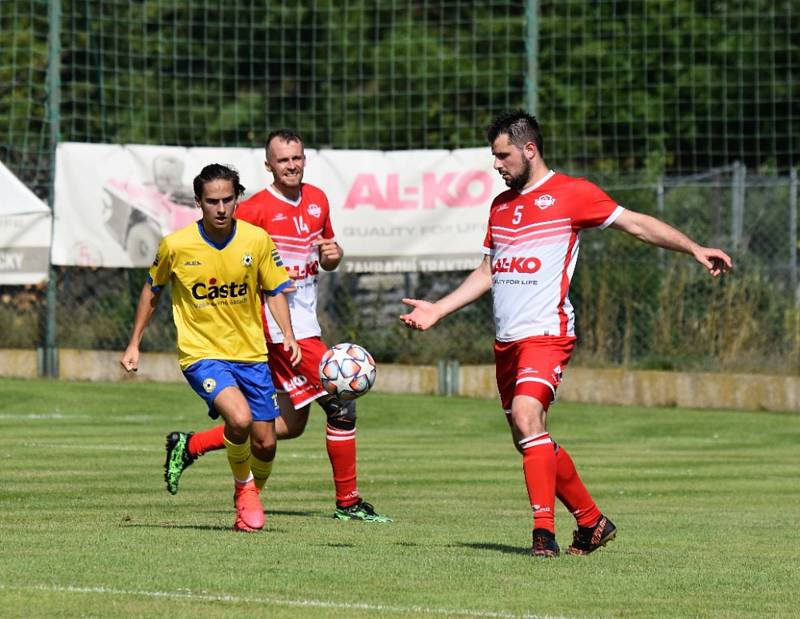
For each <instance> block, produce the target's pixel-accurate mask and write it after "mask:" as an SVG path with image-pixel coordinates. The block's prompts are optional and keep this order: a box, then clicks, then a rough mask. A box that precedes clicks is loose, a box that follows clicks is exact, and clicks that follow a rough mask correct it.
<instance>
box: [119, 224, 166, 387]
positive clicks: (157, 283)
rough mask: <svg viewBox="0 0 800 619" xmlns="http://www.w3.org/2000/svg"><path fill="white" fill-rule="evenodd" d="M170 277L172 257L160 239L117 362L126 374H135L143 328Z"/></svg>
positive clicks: (137, 367)
mask: <svg viewBox="0 0 800 619" xmlns="http://www.w3.org/2000/svg"><path fill="white" fill-rule="evenodd" d="M171 275H172V255H171V253H170V251H169V243H168V242H167V237H164V238H163V239H161V243H159V245H158V252H157V253H156V257H155V259H154V260H153V264H152V266H151V267H150V271H149V272H148V275H147V281H146V282H145V283H144V286H142V292H141V294H140V295H139V303H138V305H137V306H136V316H135V317H134V319H133V329H132V331H131V339H130V340H129V341H128V347H127V348H126V349H125V353H124V354H123V355H122V359H120V360H119V362H120V364H121V365H122V367H123V368H125V371H126V372H135V371H136V370H138V369H139V344H140V343H141V341H142V336H143V335H144V330H145V327H147V325H148V323H149V322H150V319H151V318H152V317H153V314H154V313H155V311H156V306H157V305H158V300H159V299H160V298H161V289H162V288H163V287H164V286H165V285H166V284H167V282H168V281H169V278H170V276H171Z"/></svg>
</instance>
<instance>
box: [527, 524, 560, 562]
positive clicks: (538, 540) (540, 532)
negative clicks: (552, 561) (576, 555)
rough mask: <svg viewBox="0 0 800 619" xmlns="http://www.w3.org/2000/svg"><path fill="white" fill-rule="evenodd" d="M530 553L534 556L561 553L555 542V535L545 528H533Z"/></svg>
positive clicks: (554, 555)
mask: <svg viewBox="0 0 800 619" xmlns="http://www.w3.org/2000/svg"><path fill="white" fill-rule="evenodd" d="M531 554H532V555H533V556H534V557H545V558H552V557H557V556H558V555H560V554H561V549H560V548H559V547H558V542H556V536H555V535H554V534H553V533H551V532H550V531H548V530H547V529H534V530H533V546H531Z"/></svg>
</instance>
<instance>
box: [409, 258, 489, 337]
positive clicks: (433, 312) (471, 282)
mask: <svg viewBox="0 0 800 619" xmlns="http://www.w3.org/2000/svg"><path fill="white" fill-rule="evenodd" d="M491 287H492V266H491V262H490V258H489V256H488V255H486V256H484V257H483V261H482V262H481V263H480V265H478V268H476V269H475V270H474V271H472V273H470V274H469V275H467V277H466V278H465V279H464V281H463V282H461V284H459V286H458V288H456V289H455V290H453V291H452V292H451V293H450V294H448V295H446V296H444V297H442V298H441V299H439V300H438V301H436V303H431V302H429V301H421V300H419V299H403V303H405V304H406V305H410V306H411V307H413V308H414V309H413V310H412V311H411V312H409V313H408V314H404V315H402V316H400V320H402V321H403V322H404V323H405V325H406V326H407V327H410V328H411V329H418V330H420V331H425V330H426V329H430V328H431V327H432V326H433V325H435V324H436V323H437V322H439V321H440V320H441V319H442V318H444V317H445V316H447V315H448V314H452V313H453V312H455V311H456V310H459V309H461V308H462V307H464V306H465V305H469V304H470V303H472V302H473V301H475V300H476V299H478V298H479V297H481V296H483V294H485V293H486V292H487V291H488V290H489V289H490V288H491Z"/></svg>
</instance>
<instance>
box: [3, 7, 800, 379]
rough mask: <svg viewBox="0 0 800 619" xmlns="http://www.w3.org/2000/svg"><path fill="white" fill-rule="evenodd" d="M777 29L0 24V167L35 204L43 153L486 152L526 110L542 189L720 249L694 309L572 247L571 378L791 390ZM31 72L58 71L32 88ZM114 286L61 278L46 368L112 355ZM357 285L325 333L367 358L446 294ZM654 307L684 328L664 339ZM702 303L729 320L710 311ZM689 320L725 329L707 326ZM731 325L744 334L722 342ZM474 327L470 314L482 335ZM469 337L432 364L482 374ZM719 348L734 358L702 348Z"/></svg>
mask: <svg viewBox="0 0 800 619" xmlns="http://www.w3.org/2000/svg"><path fill="white" fill-rule="evenodd" d="M798 13H800V2H798V0H793V1H781V2H775V1H769V2H768V1H766V0H751V1H750V2H744V1H741V0H740V1H732V0H729V1H716V2H710V1H703V2H694V1H692V2H690V1H688V0H669V1H668V0H642V1H638V2H630V1H626V2H623V1H618V0H606V1H603V2H586V1H584V0H560V1H558V2H555V1H540V2H531V3H525V2H520V1H516V2H515V1H510V0H483V1H481V2H469V1H466V0H438V1H435V0H426V1H416V2H408V1H405V2H404V1H401V0H394V1H378V0H373V1H367V0H364V1H361V2H352V1H349V0H345V1H339V2H333V1H330V0H322V1H317V2H307V1H301V2H294V3H290V4H288V3H280V2H264V1H261V0H258V1H257V0H249V1H242V0H234V1H232V2H227V3H223V4H220V3H211V2H208V0H140V1H130V0H124V1H123V0H102V1H100V0H60V2H55V1H54V0H50V1H47V0H27V1H23V0H3V1H2V2H0V159H2V161H3V162H4V163H6V165H8V166H9V167H10V168H11V169H12V170H13V171H14V172H15V173H16V174H17V175H18V176H19V177H20V178H21V179H23V181H24V182H25V183H27V184H28V185H29V186H30V187H31V188H32V189H34V191H36V192H37V193H38V194H39V195H40V196H42V197H48V191H49V185H50V181H51V170H52V146H53V142H54V138H58V139H60V140H62V141H78V142H103V143H148V144H177V145H183V146H193V145H209V146H249V147H256V146H260V145H261V143H262V140H263V138H264V136H265V135H266V133H267V132H268V131H269V130H271V129H274V128H276V127H278V126H291V127H294V128H297V129H298V130H299V131H300V132H301V133H302V134H303V135H304V136H305V138H306V142H307V145H308V146H310V147H314V148H319V147H334V148H352V149H362V148H363V149H387V150H390V149H411V148H413V149H419V148H459V147H473V146H485V138H484V127H485V125H486V124H487V122H488V121H489V120H490V119H491V117H492V116H494V115H495V114H496V113H498V112H499V111H501V110H503V109H506V108H509V107H528V108H529V109H533V108H535V110H534V111H535V112H536V113H537V115H538V117H539V118H540V120H541V121H542V124H543V127H544V132H545V155H546V158H547V160H548V162H549V163H550V164H551V165H553V166H555V167H558V168H559V169H561V170H565V171H569V172H579V173H583V174H586V175H588V176H590V177H591V178H593V179H596V180H599V181H601V182H602V184H603V185H604V186H605V187H607V188H608V189H609V190H610V193H611V194H612V195H613V196H614V197H615V198H617V199H618V200H619V201H620V202H621V203H623V204H626V205H628V206H632V207H634V208H637V209H639V210H644V211H647V212H652V213H653V214H656V215H661V216H663V217H665V218H666V219H667V220H668V221H671V222H672V223H675V224H677V225H679V226H682V227H685V228H687V229H688V230H689V231H691V232H692V233H694V234H697V235H698V236H699V237H700V240H703V241H706V242H709V243H711V242H714V243H719V244H722V245H724V246H725V247H729V248H731V249H732V250H733V251H735V252H736V258H737V261H738V264H739V269H740V270H739V271H738V272H739V273H740V274H742V277H741V278H740V279H735V280H733V281H732V283H731V284H727V283H726V284H723V285H722V287H717V288H711V287H710V285H709V283H708V282H705V280H702V279H701V278H697V277H696V275H697V273H696V272H695V273H694V275H692V276H689V275H686V274H685V273H683V271H681V270H680V269H681V268H680V267H678V266H675V265H674V264H673V261H672V258H670V257H666V258H665V257H664V255H663V254H661V253H657V252H656V250H653V249H652V248H641V247H638V246H636V245H635V244H632V243H631V242H629V241H628V240H621V239H618V238H616V237H615V236H614V235H608V236H607V237H603V240H600V239H599V237H598V240H594V239H593V237H592V240H591V242H590V243H588V244H587V245H586V248H585V255H584V260H583V264H582V265H580V266H579V268H578V272H577V275H576V281H575V288H574V296H575V301H576V304H577V305H578V310H579V314H578V321H579V322H578V326H579V329H580V330H581V333H582V334H583V336H582V337H583V339H584V347H583V348H581V349H580V354H582V355H584V357H585V358H586V359H587V360H589V361H591V362H592V363H608V364H620V363H622V364H637V363H638V364H641V365H653V366H660V365H663V366H673V365H676V366H680V365H682V364H685V363H688V362H685V361H684V358H686V357H687V356H694V358H695V362H697V359H698V357H697V355H699V354H700V351H703V352H702V355H707V354H711V355H714V356H716V358H717V359H718V360H719V359H723V358H725V359H727V363H728V366H729V367H738V365H741V364H742V363H743V359H742V357H743V356H746V355H744V353H742V354H740V353H741V351H743V350H750V351H756V352H757V354H756V355H754V356H751V363H750V365H751V366H758V365H768V366H769V365H772V366H778V367H779V366H781V365H783V366H786V365H787V363H788V366H789V367H791V368H795V369H796V368H798V367H800V361H798V359H799V355H798V350H800V330H798V326H797V325H798V324H800V320H798V317H797V309H796V307H797V299H796V295H797V216H796V209H797V207H796V199H797V177H796V176H792V175H791V174H792V169H793V168H794V167H796V166H797V164H798V152H800V123H798V119H797V115H798V113H799V112H798V110H800V78H799V75H800V71H799V69H800V43H798V41H800V23H798ZM56 16H57V17H58V19H56ZM49 35H50V39H49V40H50V43H51V44H53V45H54V47H53V50H58V51H60V53H59V54H58V59H59V61H60V62H59V63H58V64H54V63H53V60H54V59H55V58H56V56H55V53H54V51H53V50H50V51H49V50H48V45H49V43H48V36H49ZM49 67H50V68H57V69H58V71H57V72H56V73H51V74H50V79H49V80H48V68H49ZM52 97H55V98H52ZM52 100H55V101H58V102H59V105H58V107H57V108H56V109H53V110H52V112H53V113H52V114H51V115H49V110H48V102H49V101H52ZM487 157H488V149H487ZM737 166H738V167H737ZM734 170H739V172H734ZM86 173H87V174H91V170H87V171H86ZM737 174H738V176H737ZM792 204H794V206H792ZM792 209H794V210H792ZM334 223H335V222H334ZM606 239H608V240H606ZM611 251H613V252H614V253H613V254H609V252H611ZM609 255H611V256H612V258H609ZM609 259H613V261H614V263H615V264H625V265H627V266H626V267H625V268H624V269H623V270H622V271H620V272H619V274H618V275H615V276H613V277H612V276H611V275H607V274H606V273H605V272H604V271H603V270H602V269H601V267H600V266H597V265H601V264H602V263H603V260H609ZM587 263H589V264H587ZM683 264H684V267H685V266H686V264H685V260H684V263H683ZM131 277H132V275H131V274H130V273H128V274H120V273H118V272H113V273H107V274H105V275H103V274H97V273H94V272H91V273H89V272H87V273H81V271H80V270H78V269H75V270H73V271H70V270H68V269H66V270H62V271H60V272H59V276H58V280H59V282H58V283H59V285H58V289H57V292H58V297H59V299H60V303H61V304H60V307H59V314H58V324H59V325H63V328H60V330H59V336H58V342H59V344H60V345H80V346H107V347H119V346H120V342H123V343H124V338H125V337H126V333H125V329H126V328H127V325H126V324H125V323H126V321H127V319H128V318H129V316H128V315H127V314H126V311H128V310H126V309H124V308H123V309H119V308H118V306H119V305H120V302H119V299H120V296H119V295H122V296H123V297H124V298H126V299H127V298H128V297H129V296H130V295H131V294H133V293H131V292H130V290H131V286H133V288H135V285H134V284H135V282H133V283H132V282H131V281H130V279H131ZM112 281H113V282H114V284H112V283H111V282H112ZM362 283H363V281H362V280H357V279H354V280H350V279H349V278H347V277H340V278H339V279H338V280H336V286H335V288H336V294H337V295H339V298H340V299H341V298H346V299H348V301H347V303H344V304H340V307H345V306H346V307H347V308H348V309H347V311H346V313H340V314H336V310H335V306H333V305H332V306H331V308H332V309H331V312H332V313H331V315H330V316H328V315H326V316H325V317H324V321H325V323H326V327H327V328H328V329H329V331H330V332H331V333H332V334H334V335H335V336H336V337H338V336H339V334H342V336H344V335H347V334H350V335H352V334H353V333H354V332H355V333H357V334H359V337H361V338H364V339H370V338H372V340H374V343H373V344H372V345H373V346H374V347H376V348H379V349H381V350H382V351H383V353H382V356H383V357H384V358H389V359H400V360H404V359H411V358H413V357H414V355H416V354H417V352H418V351H419V350H420V349H421V347H422V346H424V344H422V341H420V340H414V339H412V338H411V336H409V335H408V334H405V333H402V332H400V333H395V326H387V325H391V323H390V322H389V318H390V317H394V316H396V314H397V313H398V312H399V311H400V308H399V307H398V306H397V303H396V301H397V298H398V296H399V293H398V291H400V292H401V293H405V294H408V293H417V294H420V295H430V296H433V297H435V296H437V294H441V293H442V292H444V291H445V290H446V289H447V285H445V284H447V283H450V279H449V276H444V275H442V276H441V277H439V278H438V281H431V280H430V277H429V276H425V277H421V276H420V277H417V276H415V277H414V278H412V279H411V280H409V279H408V278H406V279H404V280H401V281H398V282H394V283H391V282H383V283H382V284H381V286H382V287H379V290H378V291H377V292H376V291H374V290H373V291H369V292H368V293H366V292H364V290H363V286H362ZM77 290H80V291H83V292H82V293H81V294H82V295H83V296H84V297H85V299H84V301H79V297H81V295H79V294H77V292H75V291H77ZM669 291H674V292H675V294H678V293H680V295H681V299H682V300H683V301H685V306H682V307H683V310H682V311H681V312H680V313H679V315H678V316H673V317H671V318H670V320H667V319H666V318H665V316H664V315H663V311H664V310H663V307H664V303H665V301H664V299H665V298H666V297H665V295H667V294H668V293H669ZM0 293H2V296H1V297H0V298H1V299H3V301H2V303H0V311H4V312H6V314H7V315H8V316H10V318H7V320H12V319H13V320H14V321H15V324H16V323H20V321H22V322H24V320H23V319H24V317H25V316H26V315H27V314H26V312H34V311H35V308H36V307H37V304H36V303H32V302H31V300H30V299H31V296H30V295H34V298H35V295H36V293H35V292H31V291H28V292H27V293H26V294H27V295H28V296H27V297H24V298H22V300H20V297H19V296H18V295H17V293H16V292H13V293H12V292H9V291H2V290H0ZM73 293H74V294H73ZM365 295H366V296H365ZM370 295H371V296H370ZM720 295H722V299H727V301H725V302H726V303H728V305H727V306H724V307H717V306H716V305H714V304H715V303H718V302H721V301H719V297H720ZM725 295H728V296H725ZM736 295H739V296H736ZM73 297H74V298H73ZM8 299H11V301H8ZM87 299H88V300H92V301H95V302H97V303H99V304H100V305H98V308H97V310H96V313H94V314H92V313H91V312H90V313H89V314H87V315H95V316H98V317H99V316H101V315H102V317H103V318H102V320H100V319H99V318H98V321H97V324H98V325H101V324H102V325H103V328H102V329H100V328H99V327H98V329H96V330H95V331H96V332H98V333H99V332H100V331H102V334H101V335H98V336H97V337H94V335H93V331H92V329H89V328H88V327H86V325H83V326H82V328H81V329H80V330H78V331H80V333H78V331H75V330H73V331H72V332H71V331H70V329H69V326H70V319H69V316H70V314H71V313H72V312H73V311H77V309H76V308H77V307H78V304H79V303H87V302H88V301H87ZM365 299H367V301H365ZM609 299H610V300H613V301H610V300H609ZM387 303H388V304H394V305H390V307H391V311H389V310H386V309H384V310H381V311H378V310H375V309H370V308H373V306H375V307H378V306H385V305H386V304H387ZM604 303H610V305H608V306H604V305H603V304H604ZM73 304H75V305H73ZM122 305H124V306H125V307H127V305H125V304H122ZM710 306H714V307H716V308H717V310H718V314H725V312H728V314H725V315H726V316H728V318H727V320H728V322H727V323H724V324H710V323H709V322H708V320H709V318H708V315H707V313H704V309H706V308H708V307H710ZM736 307H738V308H740V309H741V308H744V310H746V312H745V313H744V314H743V316H740V317H739V318H738V319H736V318H735V314H733V313H731V312H732V311H733V308H736ZM114 308H117V309H114ZM744 310H743V311H744ZM80 311H84V310H80ZM340 311H342V312H343V310H340ZM471 311H473V310H471ZM488 311H489V310H488V308H487V307H484V306H478V307H477V308H476V309H475V310H474V311H473V314H474V313H475V312H477V313H478V314H480V315H481V316H483V320H484V321H485V320H487V319H488V317H487V316H486V314H487V313H488ZM580 312H583V314H581V313H580ZM659 312H662V313H659ZM473 314H466V315H465V317H464V322H462V323H456V322H455V321H454V322H453V325H454V326H453V330H452V331H448V332H446V333H445V334H443V335H442V336H441V337H440V339H439V340H434V341H435V342H436V343H435V345H432V346H431V351H430V355H431V356H433V355H436V354H437V352H438V353H441V351H446V353H443V354H447V355H457V354H459V352H460V354H461V355H462V358H463V359H464V360H477V359H483V358H484V357H487V356H488V355H489V354H490V351H488V349H485V347H484V348H480V349H478V350H476V349H474V348H473V347H468V348H469V349H468V350H465V349H464V347H461V348H460V349H459V347H458V346H456V345H451V344H450V343H451V342H454V341H455V342H459V341H464V339H465V336H464V335H463V334H464V333H466V332H468V331H469V328H468V326H467V327H465V326H464V325H469V323H470V320H472V321H473V322H474V321H475V320H478V318H476V316H475V315H473ZM81 315H83V314H81ZM453 320H454V319H453ZM704 321H705V322H704ZM26 324H27V323H26ZM114 325H119V326H118V327H115V326H114ZM656 327H659V328H656ZM723 327H724V328H725V329H728V330H735V331H736V332H737V333H738V334H739V338H738V340H737V339H736V338H731V337H728V338H727V339H726V338H724V337H722V336H721V335H719V334H718V333H716V332H715V331H714V330H713V329H715V328H717V329H719V328H723ZM115 329H118V330H119V331H118V332H116V331H115ZM8 333H9V334H12V335H13V338H12V339H13V341H10V343H9V341H6V342H5V344H6V345H23V344H21V343H20V342H22V340H25V341H26V342H27V341H29V340H30V341H32V340H36V341H37V342H38V341H40V340H41V329H40V328H38V327H37V328H28V327H27V326H25V325H22V324H20V325H19V326H18V327H17V328H15V329H13V330H9V332H8ZM8 337H11V335H9V336H8ZM70 338H72V339H70ZM775 342H778V344H775ZM702 355H700V356H701V357H702ZM753 359H758V360H757V361H753ZM764 359H766V361H764ZM787 359H788V362H787ZM744 365H747V364H746V363H745V364H744Z"/></svg>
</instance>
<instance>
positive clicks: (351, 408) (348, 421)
mask: <svg viewBox="0 0 800 619" xmlns="http://www.w3.org/2000/svg"><path fill="white" fill-rule="evenodd" d="M319 405H320V406H321V407H322V410H324V411H325V415H326V416H327V417H328V424H329V425H330V426H331V427H332V428H336V429H337V430H352V429H353V428H354V427H355V426H356V403H355V402H354V401H353V400H349V401H346V402H345V401H342V400H339V399H337V398H325V399H324V400H322V401H320V403H319Z"/></svg>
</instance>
